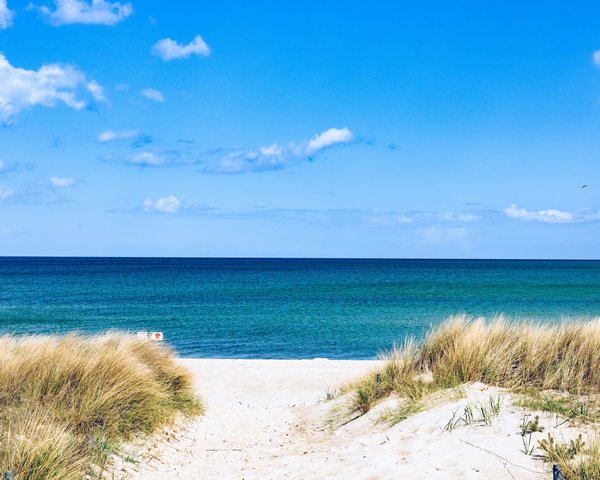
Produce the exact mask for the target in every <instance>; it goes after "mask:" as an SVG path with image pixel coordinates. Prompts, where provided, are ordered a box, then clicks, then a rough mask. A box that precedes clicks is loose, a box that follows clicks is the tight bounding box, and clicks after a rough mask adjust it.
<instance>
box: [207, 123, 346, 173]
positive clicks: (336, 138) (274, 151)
mask: <svg viewBox="0 0 600 480" xmlns="http://www.w3.org/2000/svg"><path fill="white" fill-rule="evenodd" d="M354 140H355V136H354V134H353V133H352V132H351V131H350V130H349V129H348V128H330V129H329V130H326V131H324V132H323V133H320V134H317V135H315V136H314V137H312V138H311V139H310V140H308V141H303V142H299V143H289V144H288V145H285V146H281V145H279V144H277V143H273V144H271V145H266V146H263V147H260V148H259V149H258V150H239V151H234V152H232V153H230V154H229V155H226V156H225V157H223V158H221V159H220V160H219V161H218V162H216V163H215V164H213V165H210V166H209V167H207V169H206V171H208V172H213V173H243V172H252V171H253V172H262V171H266V170H279V169H282V168H285V167H286V166H287V165H290V164H292V163H297V162H300V161H303V160H311V159H312V158H314V156H315V155H317V154H318V153H320V152H322V151H324V150H326V149H327V148H331V147H333V146H335V145H341V144H347V143H350V142H353V141H354Z"/></svg>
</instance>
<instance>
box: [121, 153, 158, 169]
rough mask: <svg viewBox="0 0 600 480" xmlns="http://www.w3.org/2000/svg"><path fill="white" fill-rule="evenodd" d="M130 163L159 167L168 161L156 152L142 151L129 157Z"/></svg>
mask: <svg viewBox="0 0 600 480" xmlns="http://www.w3.org/2000/svg"><path fill="white" fill-rule="evenodd" d="M128 160H129V163H133V164H134V165H140V166H150V167H158V166H160V165H164V164H165V163H167V160H166V159H165V158H164V157H162V156H160V155H157V154H156V153H154V152H140V153H136V154H134V155H130V156H129V157H128Z"/></svg>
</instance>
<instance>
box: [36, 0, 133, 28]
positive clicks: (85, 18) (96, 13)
mask: <svg viewBox="0 0 600 480" xmlns="http://www.w3.org/2000/svg"><path fill="white" fill-rule="evenodd" d="M54 3H55V8H54V9H50V8H48V7H46V6H43V7H40V11H41V12H42V13H43V14H44V16H45V17H46V19H47V20H48V22H49V23H50V24H51V25H54V26H60V25H68V24H73V23H84V24H95V25H116V24H117V23H119V22H120V21H121V20H123V19H125V18H126V17H128V16H129V15H131V14H132V13H133V6H132V5H131V3H120V2H108V1H106V0H91V1H88V0H55V2H54Z"/></svg>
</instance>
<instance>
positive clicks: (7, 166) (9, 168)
mask: <svg viewBox="0 0 600 480" xmlns="http://www.w3.org/2000/svg"><path fill="white" fill-rule="evenodd" d="M33 168H35V165H34V164H33V163H22V162H4V161H2V160H0V175H7V174H9V173H14V172H21V171H23V170H31V169H33Z"/></svg>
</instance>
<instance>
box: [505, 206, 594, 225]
mask: <svg viewBox="0 0 600 480" xmlns="http://www.w3.org/2000/svg"><path fill="white" fill-rule="evenodd" d="M504 214H505V215H506V216H507V217H509V218H514V219H515V220H521V221H523V222H542V223H576V222H590V221H596V220H600V211H596V212H594V211H590V210H576V211H567V210H556V209H549V210H537V211H533V210H526V209H525V208H520V207H518V206H517V205H515V204H514V203H513V204H512V205H511V206H510V207H508V208H505V209H504Z"/></svg>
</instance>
